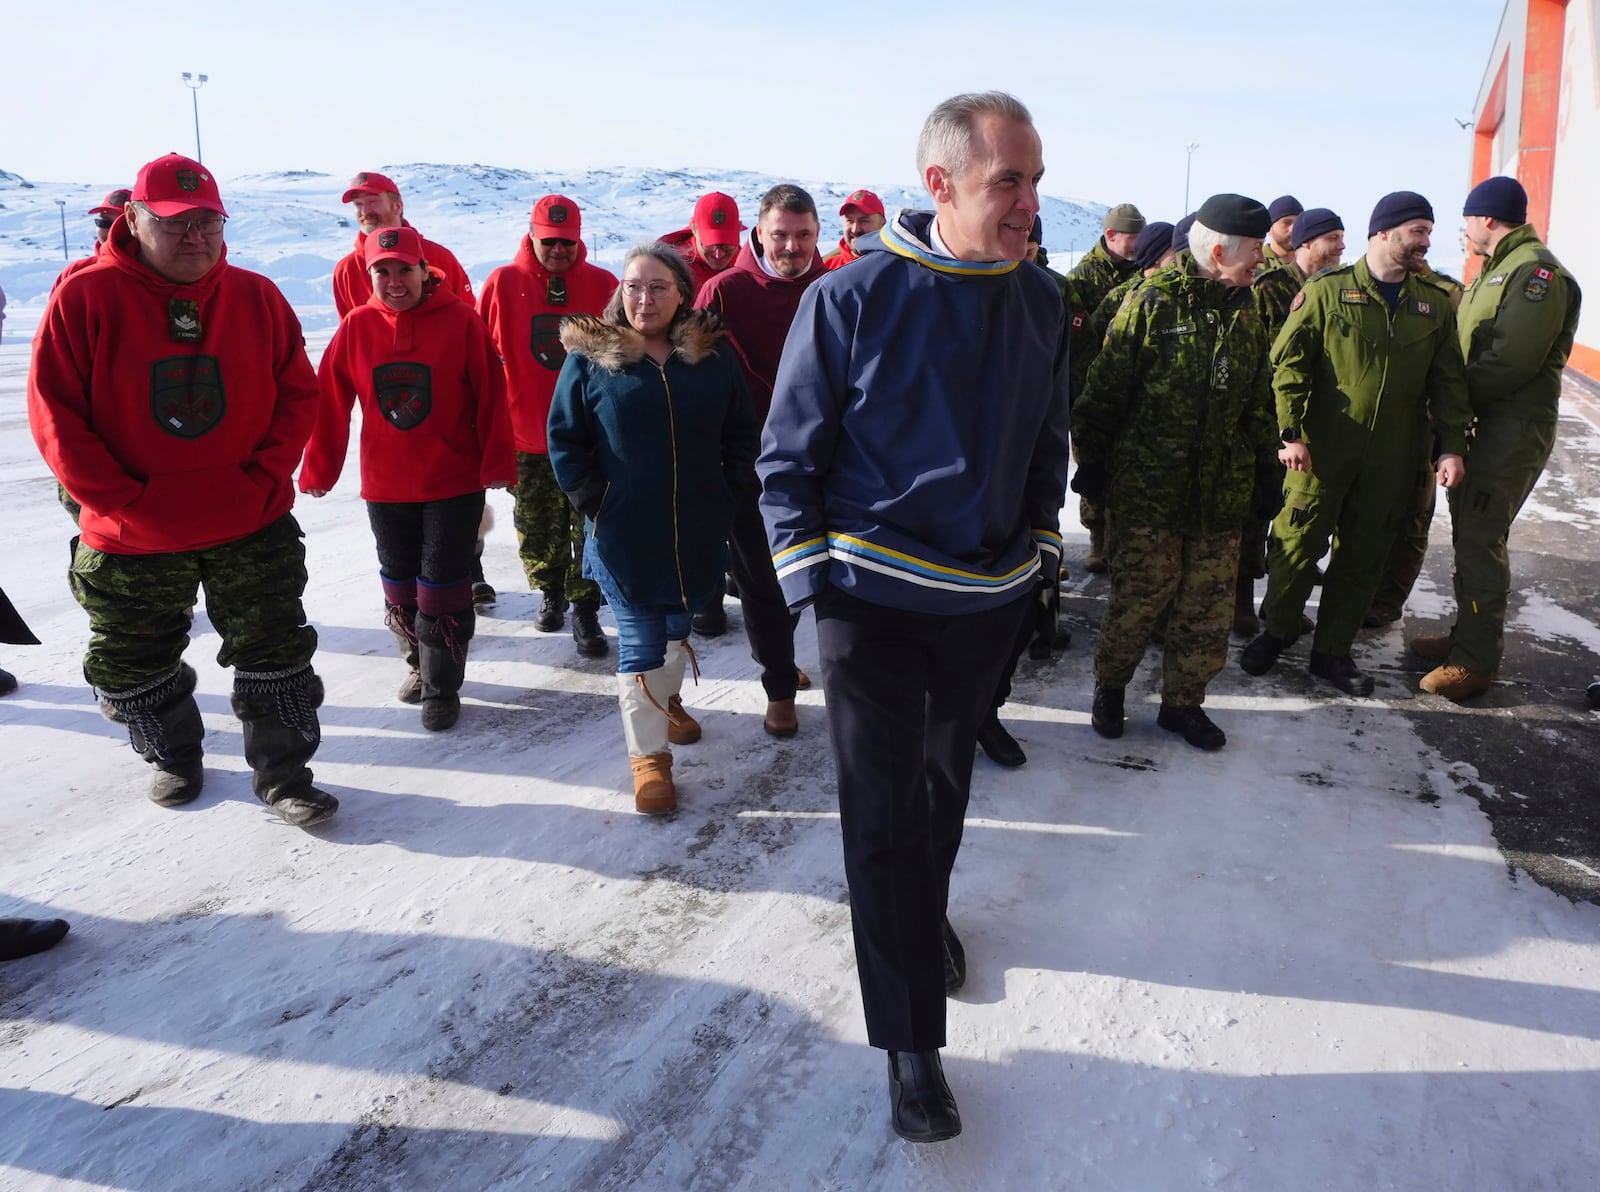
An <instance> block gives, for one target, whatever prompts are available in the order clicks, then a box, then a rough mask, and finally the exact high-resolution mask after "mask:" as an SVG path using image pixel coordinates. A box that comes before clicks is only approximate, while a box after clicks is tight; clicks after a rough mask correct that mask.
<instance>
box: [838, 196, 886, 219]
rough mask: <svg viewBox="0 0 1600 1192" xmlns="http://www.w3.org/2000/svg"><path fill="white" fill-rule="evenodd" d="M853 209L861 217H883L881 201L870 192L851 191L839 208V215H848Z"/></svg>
mask: <svg viewBox="0 0 1600 1192" xmlns="http://www.w3.org/2000/svg"><path fill="white" fill-rule="evenodd" d="M852 207H854V208H855V209H856V210H857V211H859V212H861V214H862V215H883V214H884V211H883V200H882V199H880V198H879V197H878V196H877V195H875V194H873V193H872V192H871V191H870V190H853V191H851V192H850V194H849V195H848V196H847V197H846V198H845V201H844V202H843V203H842V204H841V205H840V207H839V214H840V215H848V214H849V213H850V209H851V208H852Z"/></svg>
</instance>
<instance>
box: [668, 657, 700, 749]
mask: <svg viewBox="0 0 1600 1192" xmlns="http://www.w3.org/2000/svg"><path fill="white" fill-rule="evenodd" d="M690 667H693V669H694V681H695V682H696V683H698V682H699V681H700V663H699V661H698V660H697V659H696V658H695V656H694V648H693V647H692V646H690V645H689V643H688V642H686V641H681V642H668V643H667V664H666V665H665V666H664V667H662V668H661V669H662V670H663V671H664V672H665V675H666V684H667V687H668V689H669V690H671V692H672V695H671V697H670V698H669V699H668V700H667V740H668V741H670V742H672V743H673V744H674V745H693V744H694V743H695V742H696V741H698V740H699V739H700V722H699V721H698V720H696V719H695V718H694V717H693V716H691V715H689V713H688V711H687V710H686V709H685V708H684V706H683V697H682V696H681V695H680V694H679V693H680V692H681V691H682V690H683V673H684V671H685V670H686V669H688V668H690Z"/></svg>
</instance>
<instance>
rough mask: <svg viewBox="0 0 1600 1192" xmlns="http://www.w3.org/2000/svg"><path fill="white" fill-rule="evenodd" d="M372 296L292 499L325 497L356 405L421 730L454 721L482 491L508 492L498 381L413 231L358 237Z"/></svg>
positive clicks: (395, 623) (355, 325) (336, 357)
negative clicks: (301, 494)
mask: <svg viewBox="0 0 1600 1192" xmlns="http://www.w3.org/2000/svg"><path fill="white" fill-rule="evenodd" d="M366 262H367V271H368V272H369V273H370V274H371V275H372V289H373V294H372V297H371V298H370V299H368V301H367V303H366V305H365V306H358V307H356V308H355V309H354V310H352V311H351V312H350V313H349V314H348V315H346V316H345V320H344V322H343V323H341V324H340V325H339V330H338V331H337V332H335V333H334V336H333V340H332V342H331V343H329V344H328V350H327V351H326V352H325V353H324V354H323V357H322V366H321V368H320V369H319V370H318V381H319V382H320V385H321V388H322V401H321V405H320V407H319V408H318V411H317V425H316V429H315V430H314V431H313V432H312V434H311V441H310V443H309V444H307V446H306V456H305V463H304V465H303V466H302V467H301V469H300V491H301V492H305V493H310V494H311V495H312V496H313V497H320V496H324V495H326V493H327V492H328V490H329V489H331V488H332V487H333V486H334V484H335V482H337V481H338V479H339V472H340V470H341V469H342V468H343V466H344V458H345V452H346V449H347V448H348V446H349V441H350V410H351V407H352V406H353V405H354V404H355V402H356V399H357V398H359V399H360V401H361V414H362V418H361V496H362V497H363V499H365V500H366V502H367V516H368V518H369V520H370V521H371V523H372V533H373V536H374V537H375V538H376V539H377V543H378V565H379V569H380V578H381V579H382V580H383V599H384V604H385V606H386V608H387V610H388V611H387V617H386V619H387V622H388V625H389V628H390V629H391V630H392V631H393V632H394V635H395V637H396V639H397V640H398V641H399V643H400V652H401V656H402V657H404V659H405V660H406V662H407V664H409V666H410V668H411V669H410V672H409V673H408V674H407V675H406V678H405V681H404V682H403V683H401V685H400V691H399V696H400V698H401V699H402V700H404V701H405V702H407V703H416V702H418V701H419V700H420V701H421V703H422V724H423V727H424V728H428V729H433V730H436V731H437V730H441V729H447V728H449V727H450V726H451V725H453V724H455V722H456V718H457V717H458V716H459V715H460V714H461V698H460V692H461V681H462V677H463V674H464V671H465V669H466V662H467V643H468V642H469V641H470V640H471V639H472V632H473V627H474V624H475V619H474V613H473V608H472V558H473V553H474V550H475V548H476V545H477V538H478V521H479V518H480V517H481V516H482V514H483V505H484V497H483V493H484V490H485V489H487V488H507V487H509V486H510V485H511V484H513V483H514V482H515V481H516V478H517V460H516V448H515V446H514V444H513V442H512V438H511V416H510V413H509V412H508V410H507V406H506V387H505V371H504V370H503V369H502V368H501V366H500V357H499V354H498V353H497V352H496V351H495V349H494V345H493V344H492V343H491V342H490V339H489V330H488V328H487V327H485V326H484V323H483V320H482V319H481V318H479V317H478V313H477V312H476V311H475V310H473V308H472V307H471V306H469V305H468V304H467V303H466V302H464V301H462V300H461V299H459V298H457V297H456V296H455V295H454V294H452V293H451V292H450V290H449V289H448V288H445V289H442V290H441V289H440V288H439V286H440V283H441V280H442V279H441V277H440V276H439V275H438V274H437V273H436V272H433V271H430V270H429V268H428V265H427V262H426V261H424V260H423V258H422V239H421V237H419V236H418V235H417V233H416V232H415V231H413V230H412V229H411V228H407V227H401V228H382V229H380V230H378V231H376V232H374V233H373V234H372V235H370V236H368V237H367V242H366Z"/></svg>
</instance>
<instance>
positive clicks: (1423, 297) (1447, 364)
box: [1239, 191, 1471, 695]
mask: <svg viewBox="0 0 1600 1192" xmlns="http://www.w3.org/2000/svg"><path fill="white" fill-rule="evenodd" d="M1432 229H1433V208H1432V207H1430V206H1429V205H1428V201H1427V200H1426V199H1424V198H1423V197H1422V196H1421V195H1418V194H1414V193H1412V192H1410V191H1398V192H1396V193H1394V194H1390V195H1385V196H1384V197H1383V198H1382V199H1380V200H1379V201H1378V203H1377V206H1376V207H1375V208H1374V209H1373V213H1372V218H1371V220H1369V221H1368V239H1367V251H1366V254H1365V255H1364V256H1363V257H1361V258H1360V259H1359V260H1358V261H1356V262H1355V264H1353V265H1344V266H1340V267H1339V268H1336V269H1328V270H1324V271H1323V272H1322V273H1320V274H1318V275H1317V276H1316V277H1313V278H1311V279H1310V280H1308V281H1307V282H1306V284H1305V288H1304V289H1302V290H1301V291H1300V293H1299V295H1298V296H1297V297H1296V298H1295V300H1294V303H1293V304H1292V308H1291V310H1290V312H1289V319H1288V322H1286V323H1285V324H1284V326H1283V330H1282V331H1281V332H1280V333H1279V334H1278V338H1277V340H1276V342H1275V343H1274V345H1273V354H1272V356H1273V389H1274V392H1275V394H1276V397H1277V413H1278V427H1279V435H1280V437H1281V439H1282V442H1283V449H1282V450H1281V451H1280V452H1279V453H1278V459H1279V460H1280V461H1281V462H1282V463H1283V464H1284V465H1285V466H1286V467H1287V468H1288V475H1287V476H1286V477H1285V481H1284V485H1285V504H1284V508H1283V511H1282V512H1281V513H1279V514H1278V517H1277V519H1276V521H1275V522H1274V524H1273V527H1272V533H1273V536H1272V545H1271V548H1270V554H1269V556H1268V559H1267V595H1266V598H1265V600H1263V601H1262V606H1261V618H1262V620H1263V621H1264V622H1265V627H1264V628H1263V630H1262V632H1261V634H1260V635H1259V636H1257V637H1256V638H1255V640H1254V641H1252V642H1251V643H1250V644H1249V645H1248V646H1246V647H1245V649H1244V653H1243V654H1242V655H1241V656H1240V659H1239V665H1240V666H1241V667H1242V668H1243V669H1244V670H1245V671H1246V673H1248V674H1252V675H1261V674H1265V673H1266V672H1267V671H1268V670H1270V669H1271V668H1272V665H1273V663H1274V662H1276V660H1277V657H1278V655H1279V654H1280V653H1281V652H1282V651H1283V650H1284V648H1285V647H1287V646H1288V644H1289V643H1290V642H1291V641H1293V640H1294V639H1295V638H1296V637H1298V636H1299V635H1300V632H1301V629H1300V615H1301V611H1302V610H1303V609H1304V607H1305V602H1306V598H1307V597H1308V596H1310V594H1311V588H1312V586H1313V584H1314V583H1315V581H1316V565H1317V560H1319V559H1320V558H1322V556H1323V555H1324V554H1325V553H1326V552H1327V549H1328V542H1329V540H1330V539H1331V538H1332V537H1333V535H1334V534H1337V535H1338V537H1339V550H1338V552H1337V553H1336V554H1335V555H1334V558H1333V561H1332V562H1331V563H1330V564H1329V567H1328V572H1327V576H1326V578H1325V579H1324V581H1323V588H1322V603H1321V606H1320V607H1319V609H1318V612H1317V625H1316V638H1315V640H1314V641H1313V643H1312V648H1311V660H1310V670H1311V673H1312V674H1313V675H1315V676H1316V677H1318V678H1321V679H1326V680H1327V681H1328V682H1330V683H1332V684H1333V685H1334V686H1335V687H1337V688H1339V689H1340V690H1341V691H1344V692H1347V693H1348V694H1351V695H1370V694H1371V693H1372V688H1373V682H1372V679H1371V677H1370V676H1368V675H1366V674H1363V673H1362V672H1361V671H1360V670H1359V669H1358V668H1357V667H1356V665H1355V663H1354V661H1353V660H1352V659H1351V657H1350V645H1351V642H1352V641H1353V640H1354V639H1355V634H1356V630H1357V629H1359V628H1360V626H1361V618H1362V616H1363V615H1364V614H1365V612H1366V610H1367V605H1368V603H1369V602H1370V600H1371V599H1372V593H1373V591H1374V590H1375V589H1376V588H1377V586H1378V578H1379V574H1380V570H1381V568H1382V566H1383V561H1384V559H1385V558H1386V557H1387V556H1388V553H1389V548H1390V546H1391V545H1392V544H1393V542H1394V538H1395V535H1396V533H1397V532H1398V530H1399V517H1400V513H1401V511H1402V510H1403V509H1404V506H1405V497H1406V493H1407V492H1408V491H1409V488H1408V486H1409V484H1410V482H1411V477H1412V461H1413V460H1414V459H1415V457H1416V452H1417V450H1418V448H1417V440H1418V437H1419V436H1420V435H1422V434H1423V433H1424V431H1425V429H1426V425H1427V419H1428V417H1429V415H1430V414H1431V415H1432V417H1433V425H1434V430H1435V432H1436V433H1437V434H1438V436H1439V442H1440V446H1441V448H1442V452H1443V453H1442V454H1441V456H1440V459H1439V483H1441V484H1443V485H1444V486H1445V487H1446V488H1449V487H1453V486H1454V485H1455V484H1457V483H1459V482H1460V480H1461V479H1462V477H1463V476H1464V475H1465V471H1466V465H1465V461H1464V460H1463V459H1462V455H1463V453H1464V451H1465V449H1466V429H1467V423H1468V421H1469V419H1470V416H1471V411H1470V409H1469V407H1468V405H1467V395H1466V378H1465V374H1464V369H1463V367H1462V361H1461V347H1460V344H1459V343H1458V342H1457V339H1456V328H1455V314H1454V312H1453V311H1452V310H1451V309H1450V299H1449V295H1448V294H1446V293H1445V292H1444V291H1443V290H1441V289H1439V288H1438V287H1436V286H1432V285H1429V284H1428V283H1426V282H1424V281H1422V280H1421V278H1420V277H1419V276H1418V271H1419V270H1420V269H1421V268H1422V267H1423V263H1424V260H1425V257H1426V255H1427V251H1428V243H1429V240H1428V235H1429V232H1431V231H1432Z"/></svg>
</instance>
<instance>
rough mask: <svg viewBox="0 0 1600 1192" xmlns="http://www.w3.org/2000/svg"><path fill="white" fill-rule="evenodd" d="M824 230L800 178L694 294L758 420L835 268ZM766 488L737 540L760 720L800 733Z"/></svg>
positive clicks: (748, 495) (771, 198)
mask: <svg viewBox="0 0 1600 1192" xmlns="http://www.w3.org/2000/svg"><path fill="white" fill-rule="evenodd" d="M820 230H821V223H820V222H819V221H818V219H817V204H816V202H815V200H813V199H812V197H811V196H810V195H809V194H807V193H806V192H805V191H804V190H802V189H801V188H800V187H798V186H792V185H789V184H783V185H779V186H774V187H773V188H772V189H771V190H769V191H767V193H766V194H764V195H762V196H761V209H760V212H759V214H758V215H757V216H756V226H755V229H754V230H753V231H752V232H751V235H750V241H749V243H747V244H746V245H745V246H744V247H743V248H741V249H740V250H739V259H738V260H737V261H735V262H734V265H733V268H732V269H729V270H727V271H726V272H724V273H719V274H718V275H717V276H716V277H713V278H712V279H711V280H710V281H708V282H707V283H706V284H705V285H704V286H703V287H702V288H701V290H700V295H699V297H698V298H697V299H696V302H695V305H696V306H698V307H700V308H701V309H704V310H709V311H711V312H712V313H713V314H715V315H717V316H718V317H719V318H720V319H721V320H722V323H723V326H725V327H726V328H727V329H728V339H729V341H730V342H731V343H732V344H733V347H734V350H735V351H736V352H737V353H738V355H739V361H740V363H741V364H742V365H743V366H744V377H745V383H746V385H747V386H748V387H749V389H750V400H751V402H752V403H753V404H754V409H755V416H756V425H757V426H761V425H763V424H764V423H765V422H766V420H767V410H768V409H769V408H770V407H771V405H772V384H773V381H774V380H776V378H777V375H778V360H779V358H780V357H781V356H782V355H783V344H784V340H785V338H786V337H787V336H788V334H789V324H790V323H792V322H793V321H794V312H795V310H796V309H797V308H798V307H799V305H800V299H801V297H802V295H804V294H805V292H806V288H807V287H808V286H810V285H811V283H812V282H814V281H816V280H817V278H819V277H821V276H823V274H825V273H826V272H827V270H826V268H825V267H824V266H823V264H822V256H821V254H820V253H818V251H817V235H818V233H819V232H820ZM759 493H760V486H759V485H758V484H757V483H756V481H755V477H754V475H752V476H751V477H750V484H749V485H748V486H747V488H746V489H745V490H744V491H743V492H740V493H735V494H734V509H733V525H732V528H731V530H730V531H729V534H728V545H729V547H730V548H731V551H732V555H733V578H734V581H735V582H736V583H737V584H738V587H739V607H740V609H741V610H742V611H743V612H744V631H745V635H746V637H748V638H749V641H750V653H751V656H752V657H754V658H755V660H756V662H757V663H759V664H760V666H761V686H762V688H763V689H765V691H766V693H767V711H766V714H765V715H764V716H763V717H762V721H761V724H762V727H763V728H764V729H765V730H766V731H767V732H768V733H770V734H771V735H772V736H774V737H792V736H794V735H795V733H797V732H798V731H799V729H800V721H799V718H798V716H797V714H796V712H795V706H794V694H795V691H796V690H797V689H798V688H799V686H800V679H801V677H802V676H801V675H800V673H799V672H798V671H796V670H795V665H794V627H795V625H796V624H798V623H799V620H800V617H799V614H798V613H791V612H790V611H789V604H788V601H787V600H785V599H784V596H783V589H782V588H781V587H779V586H778V576H777V573H776V572H775V571H774V570H773V567H772V555H771V553H770V551H769V550H768V549H767V532H766V528H765V526H764V525H763V524H762V521H761V510H760V507H759V506H758V504H757V497H758V496H759Z"/></svg>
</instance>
